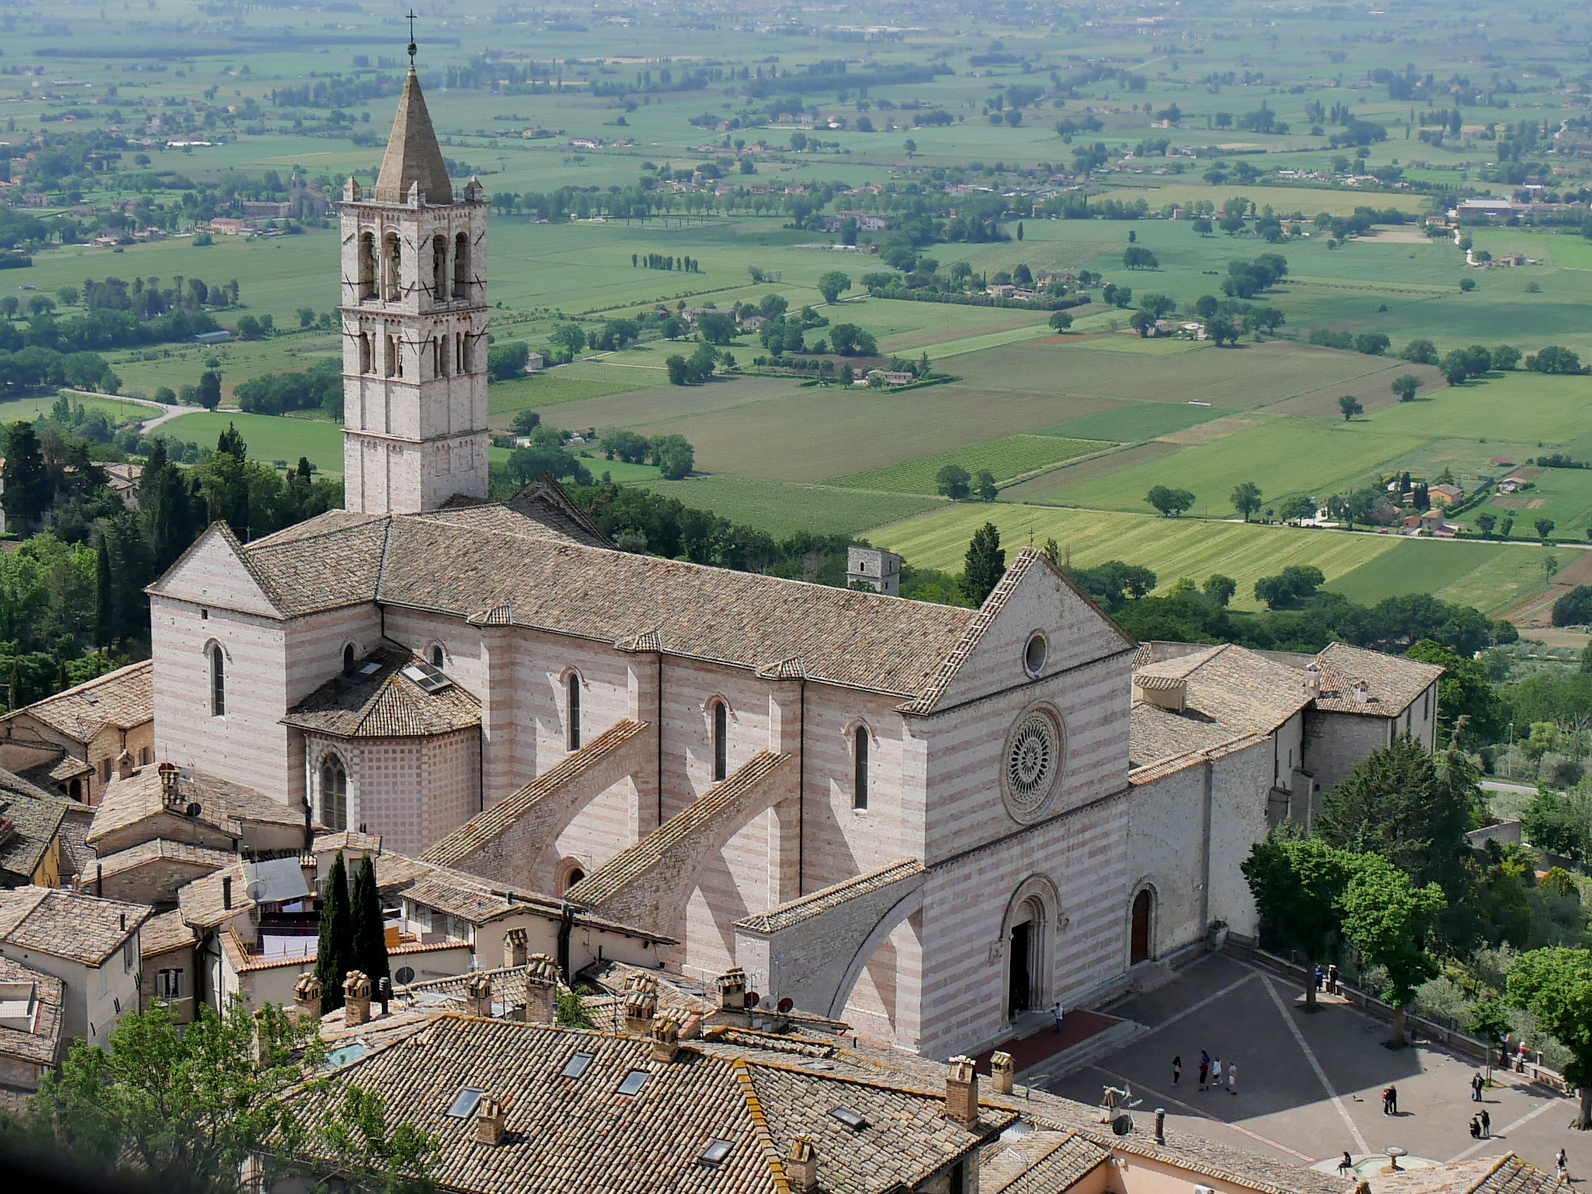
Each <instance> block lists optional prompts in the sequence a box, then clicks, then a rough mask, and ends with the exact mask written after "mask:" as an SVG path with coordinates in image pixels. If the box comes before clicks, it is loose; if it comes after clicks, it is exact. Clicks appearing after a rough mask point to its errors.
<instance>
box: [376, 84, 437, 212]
mask: <svg viewBox="0 0 1592 1194" xmlns="http://www.w3.org/2000/svg"><path fill="white" fill-rule="evenodd" d="M416 183H418V184H419V185H420V193H421V194H422V195H423V196H424V197H425V201H426V202H427V203H430V204H445V203H452V202H453V184H452V183H450V182H449V181H448V168H447V166H445V165H444V164H443V162H442V150H441V149H440V148H438V146H437V134H436V132H435V131H434V130H433V129H432V127H431V113H429V112H427V111H426V100H425V97H424V96H423V95H421V94H420V79H419V77H418V76H417V75H416V74H415V67H414V63H413V62H411V63H410V64H409V74H408V76H407V77H406V78H405V79H404V90H403V94H402V95H401V96H399V97H398V115H397V117H396V118H394V120H393V122H392V132H391V133H390V134H389V135H388V137H387V153H386V155H385V156H384V157H383V158H382V159H381V173H380V174H379V175H378V176H377V178H376V202H377V203H407V202H409V189H410V188H411V187H412V186H414V185H415V184H416Z"/></svg>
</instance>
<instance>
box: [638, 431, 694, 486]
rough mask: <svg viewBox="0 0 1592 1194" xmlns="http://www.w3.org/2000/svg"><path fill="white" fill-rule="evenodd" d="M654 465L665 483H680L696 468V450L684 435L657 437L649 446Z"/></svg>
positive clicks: (653, 438)
mask: <svg viewBox="0 0 1592 1194" xmlns="http://www.w3.org/2000/svg"><path fill="white" fill-rule="evenodd" d="M649 450H650V452H651V454H652V463H653V464H655V465H657V466H658V471H659V472H661V473H662V474H663V479H664V480H665V481H679V480H682V479H684V478H685V477H687V476H689V475H690V473H691V470H692V469H694V468H695V467H696V449H695V448H693V447H692V446H691V444H690V441H688V440H687V439H686V438H685V436H683V435H655V436H653V437H652V440H651V442H650V444H649Z"/></svg>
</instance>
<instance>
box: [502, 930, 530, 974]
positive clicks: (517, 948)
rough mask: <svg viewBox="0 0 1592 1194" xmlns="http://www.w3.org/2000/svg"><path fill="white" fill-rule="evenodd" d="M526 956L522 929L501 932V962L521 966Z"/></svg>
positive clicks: (506, 964)
mask: <svg viewBox="0 0 1592 1194" xmlns="http://www.w3.org/2000/svg"><path fill="white" fill-rule="evenodd" d="M526 956H527V946H526V943H525V930H524V929H510V930H509V931H508V932H507V933H504V934H503V964H504V965H505V966H523V965H525V959H526Z"/></svg>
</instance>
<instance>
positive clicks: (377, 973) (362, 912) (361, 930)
mask: <svg viewBox="0 0 1592 1194" xmlns="http://www.w3.org/2000/svg"><path fill="white" fill-rule="evenodd" d="M349 912H350V920H351V921H352V925H351V928H350V933H349V954H350V961H351V962H352V964H353V965H352V969H355V970H361V971H364V973H365V976H366V977H367V978H369V979H370V984H371V988H372V989H373V990H374V989H376V988H377V987H378V986H379V984H380V982H381V980H382V979H384V978H388V977H389V976H390V975H391V973H392V972H391V970H390V969H389V968H388V964H387V927H386V925H385V923H384V922H383V921H382V915H381V894H380V893H379V892H378V891H377V890H376V866H375V864H374V863H373V862H371V860H370V855H369V854H367V855H365V857H364V858H362V859H360V862H359V873H358V874H356V875H355V876H354V895H353V901H352V906H351V907H350V909H349Z"/></svg>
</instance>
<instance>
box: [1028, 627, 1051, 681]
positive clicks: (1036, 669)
mask: <svg viewBox="0 0 1592 1194" xmlns="http://www.w3.org/2000/svg"><path fill="white" fill-rule="evenodd" d="M1049 653H1050V644H1049V643H1047V642H1045V636H1044V635H1042V634H1035V635H1031V636H1030V637H1029V639H1028V645H1027V646H1026V647H1024V648H1023V666H1024V667H1025V668H1027V669H1028V674H1029V675H1030V676H1037V675H1039V673H1040V672H1042V671H1044V669H1045V657H1046V656H1047V655H1048V654H1049Z"/></svg>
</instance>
